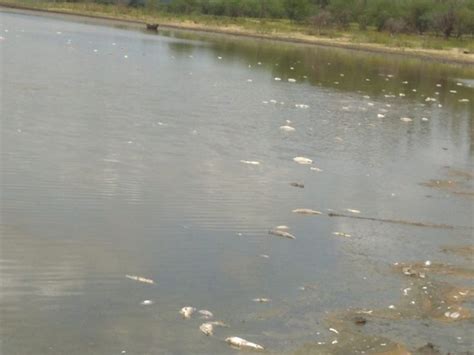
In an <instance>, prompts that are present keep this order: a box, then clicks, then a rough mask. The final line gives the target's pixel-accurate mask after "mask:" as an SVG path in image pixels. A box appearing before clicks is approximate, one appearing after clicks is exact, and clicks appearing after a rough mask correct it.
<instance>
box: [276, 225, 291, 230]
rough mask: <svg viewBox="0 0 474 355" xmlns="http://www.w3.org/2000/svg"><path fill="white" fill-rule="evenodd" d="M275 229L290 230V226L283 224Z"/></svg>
mask: <svg viewBox="0 0 474 355" xmlns="http://www.w3.org/2000/svg"><path fill="white" fill-rule="evenodd" d="M275 229H280V230H288V229H290V227H288V226H285V225H281V226H276V227H275Z"/></svg>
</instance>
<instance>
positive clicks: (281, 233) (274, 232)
mask: <svg viewBox="0 0 474 355" xmlns="http://www.w3.org/2000/svg"><path fill="white" fill-rule="evenodd" d="M268 234H272V235H276V236H278V237H283V238H288V239H296V237H295V236H294V235H293V234H291V233H288V232H285V231H283V230H280V229H271V230H269V231H268Z"/></svg>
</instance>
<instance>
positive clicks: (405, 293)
mask: <svg viewBox="0 0 474 355" xmlns="http://www.w3.org/2000/svg"><path fill="white" fill-rule="evenodd" d="M408 291H411V288H410V287H407V288H404V289H403V295H404V296H408Z"/></svg>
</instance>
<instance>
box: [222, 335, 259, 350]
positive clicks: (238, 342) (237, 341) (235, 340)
mask: <svg viewBox="0 0 474 355" xmlns="http://www.w3.org/2000/svg"><path fill="white" fill-rule="evenodd" d="M225 341H226V343H227V344H229V345H230V346H232V347H235V348H239V349H240V348H247V349H254V350H264V347H263V346H261V345H258V344H255V343H251V342H250V341H247V340H245V339H242V338H239V337H230V338H227V339H226V340H225Z"/></svg>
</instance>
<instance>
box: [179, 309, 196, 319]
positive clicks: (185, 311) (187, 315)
mask: <svg viewBox="0 0 474 355" xmlns="http://www.w3.org/2000/svg"><path fill="white" fill-rule="evenodd" d="M195 311H196V308H194V307H190V306H187V307H183V308H181V310H180V311H179V313H180V314H181V315H182V316H183V318H186V319H189V318H191V316H192V315H193V313H194V312H195Z"/></svg>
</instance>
